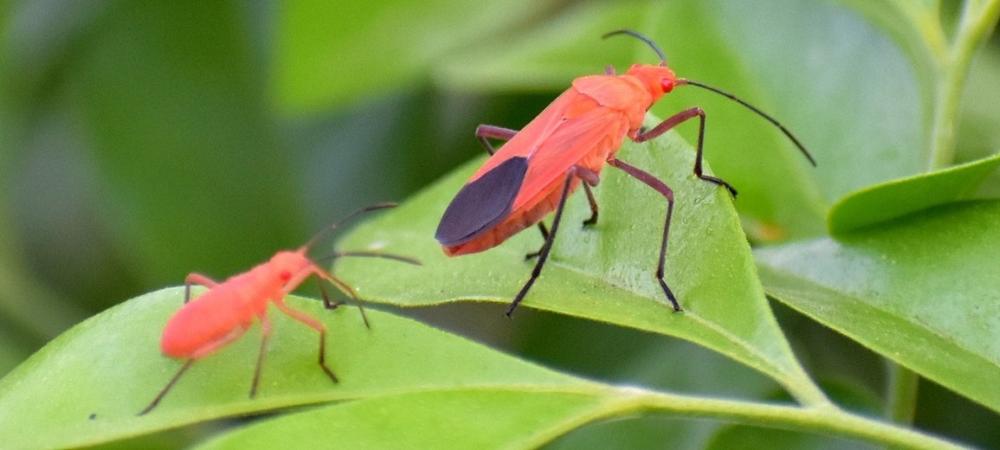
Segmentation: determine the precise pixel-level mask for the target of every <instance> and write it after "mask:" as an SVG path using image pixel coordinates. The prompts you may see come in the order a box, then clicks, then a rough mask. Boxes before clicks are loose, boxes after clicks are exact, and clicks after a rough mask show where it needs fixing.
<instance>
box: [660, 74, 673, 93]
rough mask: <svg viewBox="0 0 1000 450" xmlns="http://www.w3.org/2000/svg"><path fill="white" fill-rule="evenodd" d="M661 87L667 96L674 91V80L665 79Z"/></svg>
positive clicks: (661, 81) (661, 82)
mask: <svg viewBox="0 0 1000 450" xmlns="http://www.w3.org/2000/svg"><path fill="white" fill-rule="evenodd" d="M660 87H661V88H663V93H664V94H667V93H670V91H672V90H674V80H672V79H670V78H664V79H662V80H660Z"/></svg>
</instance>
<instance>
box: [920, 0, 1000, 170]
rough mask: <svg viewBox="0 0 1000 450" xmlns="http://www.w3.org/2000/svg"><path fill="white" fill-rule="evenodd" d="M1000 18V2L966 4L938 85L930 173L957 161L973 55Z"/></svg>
mask: <svg viewBox="0 0 1000 450" xmlns="http://www.w3.org/2000/svg"><path fill="white" fill-rule="evenodd" d="M998 16H1000V0H966V2H965V4H964V5H963V7H962V17H961V19H960V21H959V25H958V31H957V32H956V34H955V39H954V42H953V43H952V45H951V49H950V50H949V51H948V53H947V55H946V57H945V59H944V60H943V61H941V62H940V65H939V68H940V69H939V70H940V71H942V73H941V74H940V77H939V78H938V83H937V100H936V102H935V108H934V121H933V127H932V131H931V154H930V169H940V168H943V167H947V166H949V165H951V164H952V162H953V161H954V160H955V127H956V123H957V121H958V118H957V116H958V107H959V103H960V100H961V96H962V88H963V87H965V80H966V78H967V76H968V74H969V65H970V63H971V62H972V54H973V53H974V51H975V49H976V46H978V45H979V43H980V41H982V40H983V38H985V37H986V35H988V34H989V32H990V30H991V29H992V28H993V25H994V23H995V22H996V20H997V17H998Z"/></svg>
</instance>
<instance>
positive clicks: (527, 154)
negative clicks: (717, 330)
mask: <svg viewBox="0 0 1000 450" xmlns="http://www.w3.org/2000/svg"><path fill="white" fill-rule="evenodd" d="M618 34H624V35H629V36H632V37H635V38H638V39H640V40H642V41H643V42H645V43H646V44H648V45H649V46H650V47H651V48H652V49H653V51H655V52H656V54H657V55H658V56H659V57H660V64H658V65H651V64H634V65H632V67H630V68H629V69H628V70H627V71H626V72H625V73H624V74H622V75H617V74H615V71H614V68H613V67H608V69H607V71H606V73H605V74H604V75H590V76H584V77H580V78H577V79H576V80H573V84H572V86H571V87H570V88H569V89H567V90H566V91H565V92H563V93H562V94H561V95H559V97H558V98H556V99H555V100H554V101H553V102H552V103H551V104H550V105H549V106H548V107H546V108H545V110H543V111H542V112H541V113H540V114H539V115H538V116H537V117H536V118H535V119H534V120H532V121H531V122H530V123H528V124H527V125H526V126H525V127H524V128H523V129H521V130H520V131H517V130H511V129H507V128H503V127H497V126H493V125H480V126H479V127H478V128H477V129H476V136H477V137H478V138H479V140H480V141H481V142H482V144H483V146H484V147H485V149H486V151H487V152H489V153H490V155H491V156H490V158H489V159H488V160H487V161H486V163H484V164H483V166H482V167H480V168H479V170H478V171H476V173H474V174H473V175H472V177H470V178H469V181H468V182H466V184H465V186H463V187H462V189H461V190H460V191H459V192H458V194H456V195H455V198H454V199H453V200H452V201H451V203H450V204H449V205H448V208H447V209H446V210H445V212H444V215H443V217H442V218H441V222H440V223H439V225H438V228H437V232H436V234H435V237H436V238H437V240H438V242H439V243H440V244H441V246H442V247H443V249H444V252H445V254H447V255H449V256H458V255H464V254H469V253H476V252H481V251H484V250H488V249H490V248H493V247H495V246H497V245H500V244H501V243H503V242H504V241H505V240H507V238H509V237H511V236H513V235H514V234H517V233H518V232H520V231H521V230H524V229H525V228H528V227H530V226H532V225H535V224H537V225H538V228H539V230H540V231H541V233H542V236H543V238H544V239H545V242H544V243H543V244H542V247H541V248H540V249H539V250H538V251H537V252H533V253H529V254H528V255H527V257H528V258H534V257H537V258H538V261H537V262H536V263H535V268H534V270H532V272H531V277H530V278H529V279H528V281H527V282H526V283H525V284H524V286H523V287H522V288H521V290H520V291H519V292H518V293H517V295H516V296H515V297H514V300H513V301H512V302H511V304H510V307H509V308H508V309H507V316H508V317H509V316H510V315H511V314H512V313H513V312H514V309H515V308H517V305H518V304H519V303H520V302H521V301H522V300H523V299H524V297H525V295H526V294H527V293H528V290H529V289H531V286H532V285H533V284H534V283H535V280H536V279H537V278H538V276H539V275H540V274H541V271H542V268H543V267H544V265H545V261H546V260H547V258H548V255H549V252H550V250H551V249H552V244H553V242H554V241H555V236H556V232H557V231H558V229H559V224H560V221H561V219H562V212H563V207H564V206H565V204H566V198H567V197H568V196H569V195H570V194H571V193H572V192H573V191H574V190H575V189H576V188H577V187H578V186H579V185H580V184H581V181H582V182H583V183H582V184H583V187H584V190H585V191H586V194H587V199H588V201H589V203H590V209H591V217H590V218H589V219H588V220H587V221H585V222H584V225H593V224H595V223H596V222H597V217H598V206H597V201H596V199H595V198H594V195H593V192H591V189H590V188H591V187H592V186H596V185H597V183H598V182H599V181H600V173H601V169H603V168H604V165H605V164H608V165H611V166H613V167H616V168H618V169H621V170H622V171H624V172H625V173H627V174H629V175H631V176H633V177H634V178H636V179H637V180H639V181H640V182H642V183H644V184H646V185H647V186H649V187H650V188H652V189H654V190H656V191H657V192H658V193H660V194H661V195H662V196H663V197H664V199H665V200H666V201H667V212H666V220H665V223H664V227H663V236H662V240H661V243H660V255H659V261H658V263H657V267H656V278H657V281H658V282H659V284H660V287H661V288H662V289H663V293H664V295H666V298H667V300H669V301H670V304H671V306H672V307H673V309H674V310H675V311H681V306H680V303H678V301H677V298H676V297H675V296H674V294H673V292H672V291H671V290H670V287H669V286H668V285H667V282H666V281H665V280H664V271H665V268H664V261H665V258H666V252H667V242H668V240H669V239H668V237H669V233H670V219H671V217H672V215H673V207H674V194H673V191H671V190H670V187H668V186H667V185H666V184H665V183H663V182H662V181H660V180H659V179H657V178H656V177H654V176H653V175H651V174H649V173H648V172H646V171H644V170H642V169H640V168H638V167H635V166H632V165H630V164H628V163H626V162H625V161H622V160H621V159H620V158H618V157H617V153H618V149H619V148H620V147H621V145H622V141H623V140H624V139H625V137H626V136H627V137H628V138H630V139H632V140H633V141H635V142H644V141H647V140H650V139H653V138H655V137H657V136H660V135H662V134H663V133H665V132H667V131H668V130H670V129H672V128H674V127H676V126H677V125H679V124H681V123H683V122H685V121H687V120H689V119H692V118H695V117H697V118H698V119H699V129H698V144H697V154H696V157H695V165H694V173H695V175H696V176H698V178H701V179H702V180H705V181H708V182H710V183H714V184H717V185H720V186H723V187H725V188H726V189H727V190H728V191H729V192H730V193H731V194H732V195H733V196H734V197H735V196H736V189H735V188H733V186H732V185H730V184H729V183H727V182H726V181H724V180H722V179H721V178H718V177H714V176H711V175H707V174H705V173H703V169H702V156H703V143H704V136H705V112H704V111H702V109H701V108H697V107H695V108H690V109H687V110H684V111H681V112H679V113H677V114H675V115H673V116H671V117H669V118H667V119H666V120H664V121H663V122H661V123H660V124H659V125H657V126H655V127H653V128H652V129H650V130H643V128H642V122H643V119H644V118H645V115H646V111H648V110H649V108H650V107H652V106H653V105H654V104H655V103H656V102H657V101H659V100H660V98H662V97H663V96H664V95H665V94H668V93H670V92H671V91H673V90H674V89H675V88H676V87H679V86H696V87H700V88H703V89H707V90H709V91H712V92H715V93H717V94H720V95H723V96H725V97H727V98H729V99H731V100H733V101H736V102H737V103H739V104H741V105H743V106H745V107H747V108H749V109H750V110H751V111H753V112H755V113H756V114H758V115H760V116H761V117H763V118H764V119H766V120H767V121H769V122H771V123H772V124H773V125H775V126H777V127H778V128H779V129H780V130H781V131H782V132H783V133H784V134H785V135H786V136H788V138H789V139H791V140H792V142H793V143H794V144H795V145H796V146H797V147H798V148H799V150H800V151H801V152H802V153H803V154H804V155H805V156H806V158H808V159H809V162H811V163H812V164H813V165H815V164H816V162H815V160H813V158H812V156H811V155H810V154H809V152H808V151H807V150H806V149H805V147H804V146H803V145H802V143H801V142H799V140H798V139H797V138H796V137H795V136H794V135H793V134H792V133H791V132H790V131H789V130H788V129H787V128H785V127H784V126H783V125H782V124H781V123H779V122H778V121H777V120H775V119H774V118H773V117H771V116H770V115H768V114H766V113H764V112H763V111H761V110H760V109H758V108H756V107H754V106H753V105H750V104H749V103H747V102H745V101H743V100H741V99H739V98H737V97H735V96H733V95H732V94H729V93H726V92H724V91H722V90H719V89H717V88H714V87H711V86H708V85H706V84H704V83H699V82H697V81H692V80H688V79H684V78H677V76H676V75H674V72H673V71H672V70H670V68H669V67H667V64H666V57H665V56H664V54H663V51H662V50H660V48H659V47H658V46H657V45H656V44H655V43H654V42H653V41H652V40H650V39H649V38H647V37H645V36H643V35H641V34H639V33H637V32H635V31H631V30H618V31H613V32H610V33H607V34H605V35H604V36H603V37H604V38H607V37H609V36H613V35H618ZM489 139H501V140H506V141H507V143H506V144H504V146H503V147H502V148H500V150H499V151H495V150H494V148H493V146H492V144H491V143H490V141H489ZM552 211H555V217H554V218H553V219H552V229H551V230H548V229H546V228H545V226H544V225H543V224H542V223H541V220H542V219H543V218H544V217H545V216H546V215H548V214H549V213H551V212H552Z"/></svg>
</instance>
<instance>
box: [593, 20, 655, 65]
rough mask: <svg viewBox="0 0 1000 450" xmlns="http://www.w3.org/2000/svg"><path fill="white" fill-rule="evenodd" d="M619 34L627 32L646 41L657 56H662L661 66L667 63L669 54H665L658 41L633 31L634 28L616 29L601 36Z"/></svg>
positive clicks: (602, 37) (605, 37)
mask: <svg viewBox="0 0 1000 450" xmlns="http://www.w3.org/2000/svg"><path fill="white" fill-rule="evenodd" d="M619 34H627V35H629V36H632V37H634V38H636V39H638V40H640V41H642V42H645V43H646V45H649V47H650V48H652V49H653V51H654V52H656V56H659V57H660V65H661V66H666V65H667V55H665V54H664V53H663V50H661V49H660V46H658V45H656V42H653V40H652V39H650V38H648V37H646V36H644V35H642V34H640V33H639V32H638V31H633V30H628V29H623V30H615V31H611V32H608V33H604V34H603V35H602V36H601V39H607V38H609V37H611V36H615V35H619Z"/></svg>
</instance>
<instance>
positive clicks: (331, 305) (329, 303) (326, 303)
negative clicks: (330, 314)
mask: <svg viewBox="0 0 1000 450" xmlns="http://www.w3.org/2000/svg"><path fill="white" fill-rule="evenodd" d="M316 286H317V287H319V293H320V295H321V296H322V297H323V307H324V308H326V309H337V307H338V306H340V305H341V302H335V301H333V300H330V294H327V293H326V288H325V287H323V282H322V281H321V280H320V279H319V278H317V279H316Z"/></svg>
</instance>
